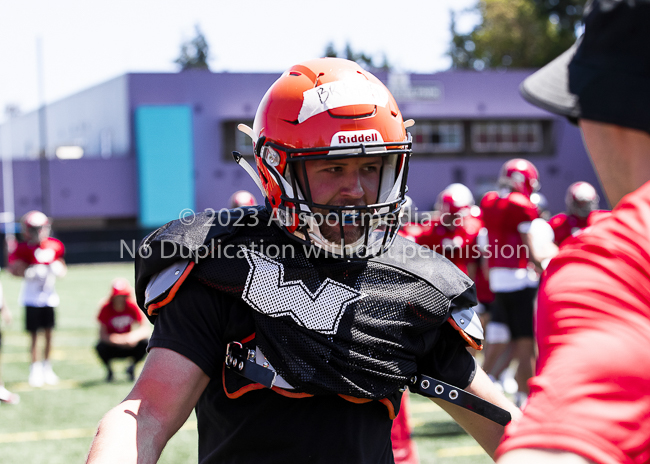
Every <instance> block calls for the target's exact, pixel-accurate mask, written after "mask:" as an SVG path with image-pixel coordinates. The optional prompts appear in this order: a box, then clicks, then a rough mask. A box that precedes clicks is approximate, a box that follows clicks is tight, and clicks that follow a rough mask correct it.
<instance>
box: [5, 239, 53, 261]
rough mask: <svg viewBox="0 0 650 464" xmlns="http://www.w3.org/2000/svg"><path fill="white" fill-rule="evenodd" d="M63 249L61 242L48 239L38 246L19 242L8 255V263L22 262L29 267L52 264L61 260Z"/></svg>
mask: <svg viewBox="0 0 650 464" xmlns="http://www.w3.org/2000/svg"><path fill="white" fill-rule="evenodd" d="M64 254H65V247H64V246H63V243H61V241H59V240H57V239H55V238H52V237H48V238H46V239H45V240H43V241H42V242H41V243H40V244H32V243H27V242H21V243H19V244H18V245H17V246H16V249H15V250H14V251H13V253H11V254H10V255H9V258H8V261H9V262H10V263H12V262H14V261H23V262H24V263H26V264H28V265H29V266H31V265H33V264H52V263H53V262H54V261H56V260H58V259H61V258H63V255H64Z"/></svg>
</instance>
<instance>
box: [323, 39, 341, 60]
mask: <svg viewBox="0 0 650 464" xmlns="http://www.w3.org/2000/svg"><path fill="white" fill-rule="evenodd" d="M337 56H338V54H337V53H336V48H334V43H333V42H329V43H328V44H327V46H326V47H325V56H324V57H325V58H336V57H337Z"/></svg>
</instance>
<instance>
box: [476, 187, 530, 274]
mask: <svg viewBox="0 0 650 464" xmlns="http://www.w3.org/2000/svg"><path fill="white" fill-rule="evenodd" d="M481 211H482V212H483V221H484V223H485V227H486V228H487V230H488V241H489V249H488V253H487V255H488V264H489V267H490V268H495V267H500V268H510V269H522V268H526V267H527V266H528V257H527V253H524V252H522V251H521V250H522V247H523V245H524V243H523V241H522V239H521V234H520V233H519V229H518V227H519V224H521V223H522V222H531V221H533V220H534V219H537V217H538V214H537V207H536V206H535V205H534V204H533V203H532V202H531V201H530V200H529V199H528V198H527V197H526V196H525V195H523V194H521V193H519V192H511V193H508V194H507V195H506V196H503V197H501V196H499V193H498V192H488V193H486V194H485V196H484V197H483V200H481Z"/></svg>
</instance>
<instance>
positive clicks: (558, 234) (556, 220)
mask: <svg viewBox="0 0 650 464" xmlns="http://www.w3.org/2000/svg"><path fill="white" fill-rule="evenodd" d="M609 214H610V212H609V211H592V212H590V213H589V216H587V217H586V218H581V217H578V216H575V215H573V214H566V213H560V214H557V215H555V216H553V217H552V218H551V220H550V221H548V223H549V224H550V225H551V227H552V228H553V232H554V233H555V244H556V245H557V246H560V244H561V243H562V242H563V241H564V240H566V239H567V238H569V237H570V236H572V235H573V234H575V233H577V232H579V231H580V230H582V229H584V228H585V227H589V226H591V225H593V224H594V223H595V222H596V221H599V220H600V219H603V218H605V217H607V216H609Z"/></svg>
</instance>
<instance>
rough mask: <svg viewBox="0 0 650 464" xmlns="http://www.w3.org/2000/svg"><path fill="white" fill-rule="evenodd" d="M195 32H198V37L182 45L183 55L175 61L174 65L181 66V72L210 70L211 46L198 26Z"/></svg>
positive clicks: (195, 27)
mask: <svg viewBox="0 0 650 464" xmlns="http://www.w3.org/2000/svg"><path fill="white" fill-rule="evenodd" d="M194 30H195V31H196V36H195V37H194V38H193V39H191V40H189V41H187V42H184V43H183V44H181V54H180V56H179V57H178V58H176V59H175V60H174V63H176V64H178V65H180V67H181V69H180V70H181V71H186V70H188V69H205V70H209V69H210V68H209V66H208V60H209V59H210V46H209V45H208V42H207V41H206V40H205V36H204V35H203V33H202V32H201V29H200V28H199V26H198V25H196V26H194Z"/></svg>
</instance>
